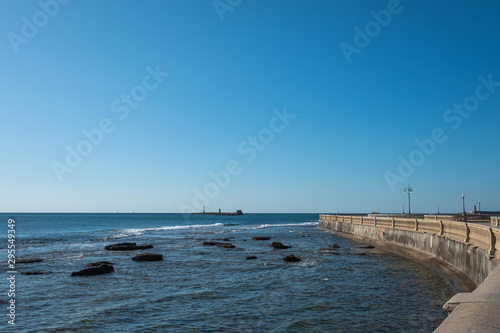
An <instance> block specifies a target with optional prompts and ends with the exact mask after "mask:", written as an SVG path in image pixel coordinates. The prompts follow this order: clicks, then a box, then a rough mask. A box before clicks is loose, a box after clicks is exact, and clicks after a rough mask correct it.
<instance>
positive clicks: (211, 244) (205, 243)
mask: <svg viewBox="0 0 500 333" xmlns="http://www.w3.org/2000/svg"><path fill="white" fill-rule="evenodd" d="M219 243H220V242H212V241H206V242H203V245H205V246H217V245H219Z"/></svg>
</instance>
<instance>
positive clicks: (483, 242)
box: [319, 215, 500, 259]
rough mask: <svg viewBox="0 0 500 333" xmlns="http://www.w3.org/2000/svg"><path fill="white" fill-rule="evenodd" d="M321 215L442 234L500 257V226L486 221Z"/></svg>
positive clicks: (325, 219) (331, 219)
mask: <svg viewBox="0 0 500 333" xmlns="http://www.w3.org/2000/svg"><path fill="white" fill-rule="evenodd" d="M319 219H320V222H323V223H327V222H334V221H335V222H344V223H353V224H361V225H371V226H377V227H381V228H392V229H396V230H406V231H414V232H420V233H427V234H431V235H438V236H442V237H445V238H449V239H452V240H455V241H458V242H462V243H466V244H469V245H472V246H474V247H475V248H476V249H478V250H479V251H481V252H483V253H484V254H486V255H487V256H489V257H490V258H497V259H500V230H499V229H493V228H491V227H488V226H485V225H476V224H471V223H466V222H457V221H450V220H447V219H445V220H432V219H429V218H426V219H413V218H402V217H401V218H399V217H392V218H391V217H373V216H351V215H320V218H319ZM495 219H496V220H495V221H494V220H493V218H492V224H493V223H496V224H498V223H500V221H499V220H500V217H496V218H495Z"/></svg>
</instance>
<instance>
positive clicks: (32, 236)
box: [0, 214, 454, 332]
mask: <svg viewBox="0 0 500 333" xmlns="http://www.w3.org/2000/svg"><path fill="white" fill-rule="evenodd" d="M318 217H319V216H318V215H317V214H246V215H243V216H235V217H218V216H189V219H187V220H186V219H184V217H183V216H182V215H181V214H0V219H1V220H2V221H3V222H2V224H0V225H3V226H4V233H3V234H4V235H6V234H7V220H8V218H14V219H15V220H16V236H17V238H16V245H17V249H18V252H17V257H18V258H20V259H21V258H33V257H36V258H41V259H43V262H41V263H32V264H18V265H17V267H16V268H17V270H18V274H17V275H16V289H17V292H16V305H17V307H16V328H15V331H16V332H195V331H196V332H213V331H227V332H238V331H239V332H327V331H344V332H431V331H433V330H434V329H435V328H436V327H437V326H439V324H440V323H441V322H442V321H443V320H444V319H445V317H446V313H445V312H443V311H442V305H443V304H444V303H445V302H446V301H447V300H448V299H449V298H450V297H451V296H453V294H454V292H453V290H452V289H451V288H450V287H449V286H448V284H446V283H445V282H444V281H443V280H442V279H440V278H439V277H438V276H437V275H436V274H435V273H434V272H432V271H431V270H429V269H427V268H425V267H424V266H422V265H420V264H418V263H415V262H413V261H410V260H407V259H404V258H401V257H398V256H395V255H392V254H388V253H384V252H382V251H380V250H377V249H360V248H358V246H359V244H358V243H355V242H353V241H351V240H347V239H344V238H341V237H338V236H336V235H333V234H330V233H326V232H323V231H321V230H318V229H317V220H318ZM254 236H269V237H271V240H270V241H254V240H252V237H254ZM223 238H229V239H230V242H231V243H233V244H234V245H235V246H236V248H234V249H222V248H217V247H212V246H203V245H202V243H203V241H205V240H219V239H223ZM4 241H5V242H6V238H5V237H4ZM272 241H280V242H283V243H285V244H288V245H290V246H292V247H291V248H290V249H287V250H274V249H272V248H271V247H269V246H268V244H269V243H271V242H272ZM117 242H137V243H147V244H153V245H154V248H153V249H150V250H142V251H131V252H109V251H104V246H105V245H108V244H112V243H117ZM333 243H338V244H339V245H340V248H339V249H337V250H332V249H331V248H329V247H328V245H331V244H333ZM141 252H154V253H161V254H163V256H164V260H163V261H162V262H135V261H132V260H131V258H132V257H133V256H134V255H136V254H137V253H141ZM362 252H363V253H366V255H358V254H359V253H362ZM288 254H294V255H296V256H297V257H300V258H301V259H302V261H301V262H298V263H285V262H284V261H283V260H282V258H283V257H284V256H286V255H288ZM4 256H5V258H3V259H1V261H2V262H3V263H5V262H6V251H4ZM248 256H256V257H257V259H256V260H246V257H248ZM101 260H107V261H111V262H113V263H115V265H114V267H115V272H114V273H111V274H107V275H101V276H91V277H71V276H70V274H71V272H73V271H78V270H81V269H84V268H85V265H86V264H88V263H91V262H96V261H101ZM3 267H4V268H3V270H4V276H7V273H6V271H7V267H6V266H5V265H4V266H3ZM34 270H40V271H50V272H52V273H51V274H47V275H23V274H19V273H20V272H27V271H34ZM2 281H4V282H3V284H2V285H1V286H0V287H2V289H3V290H4V291H5V292H2V295H3V296H0V300H2V301H4V302H6V301H8V298H7V290H8V284H7V282H6V279H2ZM3 304H4V305H5V304H6V303H3ZM4 312H5V313H6V310H4ZM0 325H1V326H0V327H2V329H4V328H5V329H8V325H7V319H6V316H5V315H4V322H3V323H1V324H0ZM12 331H14V330H12Z"/></svg>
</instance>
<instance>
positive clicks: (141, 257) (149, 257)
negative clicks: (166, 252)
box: [132, 253, 163, 261]
mask: <svg viewBox="0 0 500 333" xmlns="http://www.w3.org/2000/svg"><path fill="white" fill-rule="evenodd" d="M132 260H135V261H161V260H163V255H161V254H157V253H141V254H138V255H136V256H135V257H133V258H132Z"/></svg>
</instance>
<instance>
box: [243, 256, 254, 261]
mask: <svg viewBox="0 0 500 333" xmlns="http://www.w3.org/2000/svg"><path fill="white" fill-rule="evenodd" d="M245 259H246V260H255V259H257V257H256V256H248V257H246V258H245Z"/></svg>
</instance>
